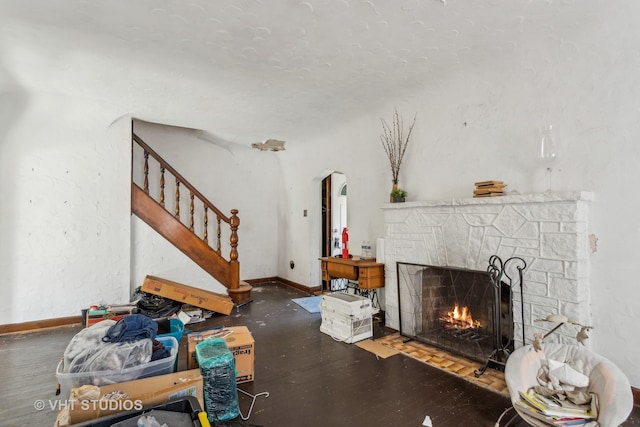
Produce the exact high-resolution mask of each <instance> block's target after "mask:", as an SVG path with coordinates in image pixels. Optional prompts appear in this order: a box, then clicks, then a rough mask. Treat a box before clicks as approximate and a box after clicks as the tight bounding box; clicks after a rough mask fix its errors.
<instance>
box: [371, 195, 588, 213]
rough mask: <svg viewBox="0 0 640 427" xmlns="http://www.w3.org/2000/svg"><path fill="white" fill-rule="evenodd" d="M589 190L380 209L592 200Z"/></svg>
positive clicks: (457, 200) (463, 199)
mask: <svg viewBox="0 0 640 427" xmlns="http://www.w3.org/2000/svg"><path fill="white" fill-rule="evenodd" d="M592 200H593V193H592V192H589V191H563V192H547V193H531V194H508V195H505V196H499V197H468V198H457V199H456V198H454V199H446V200H445V199H443V200H424V201H415V202H404V203H388V204H386V205H384V206H383V207H382V209H408V208H419V207H435V206H474V205H505V204H511V205H518V204H528V203H553V202H572V201H573V202H578V201H592Z"/></svg>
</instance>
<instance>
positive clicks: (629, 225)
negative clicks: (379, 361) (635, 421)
mask: <svg viewBox="0 0 640 427" xmlns="http://www.w3.org/2000/svg"><path fill="white" fill-rule="evenodd" d="M628 8H629V6H628V7H627V9H628ZM633 8H634V9H635V10H634V11H630V10H626V9H618V8H616V7H615V6H611V7H610V8H609V9H608V10H607V11H606V12H605V13H604V14H602V15H600V16H598V17H594V22H592V23H591V24H590V25H589V26H588V28H583V29H582V31H575V32H573V34H574V37H573V38H572V36H571V35H568V36H565V37H563V38H560V37H559V36H558V35H557V34H555V33H554V32H553V31H550V29H549V28H538V29H535V30H534V29H531V30H530V31H528V32H527V33H525V34H523V37H522V39H520V40H514V43H513V50H512V51H510V52H501V51H496V52H495V53H494V56H493V57H491V58H487V61H486V63H485V64H484V65H479V66H478V67H476V68H474V69H469V70H465V71H463V72H457V73H456V74H453V75H451V76H450V78H449V79H447V80H441V81H438V82H430V81H428V76H425V84H426V85H427V87H426V88H425V89H424V90H423V91H417V92H415V93H414V94H412V95H408V96H406V97H405V98H404V99H401V100H391V99H390V102H389V107H388V109H387V111H381V112H377V113H375V114H369V115H364V116H363V117H362V118H361V119H360V120H358V121H357V122H353V123H347V124H341V126H340V127H337V128H335V129H333V130H331V131H329V132H327V133H325V134H322V135H317V136H314V137H313V138H310V140H309V141H305V143H304V144H302V145H303V146H304V147H305V150H304V152H303V151H302V150H300V151H295V150H291V151H290V152H288V154H287V158H286V161H284V162H283V168H284V170H283V174H284V179H285V182H287V183H288V185H290V186H291V190H292V191H293V192H294V193H297V194H299V195H300V197H299V198H295V200H294V201H292V202H291V203H290V205H289V206H292V208H291V210H292V211H294V212H298V211H300V212H301V210H302V209H303V208H307V207H309V208H310V212H311V214H312V215H311V217H310V218H309V219H308V220H306V221H305V220H303V219H302V218H297V215H296V217H294V218H292V220H291V221H290V222H289V223H288V224H287V230H288V233H290V234H295V235H298V236H299V237H300V239H299V240H297V241H296V242H290V241H287V242H286V244H285V246H284V248H283V252H288V253H291V254H293V253H295V254H297V256H298V258H300V257H304V255H303V254H305V253H308V254H309V255H308V259H306V260H305V263H306V264H307V265H308V266H309V267H308V270H305V271H298V272H292V273H290V272H288V271H286V270H284V269H282V268H280V274H281V275H283V276H284V277H288V278H290V279H291V280H295V281H299V282H305V281H306V280H308V281H309V282H310V284H312V285H313V284H318V283H319V271H318V267H317V263H318V261H317V256H316V255H317V248H316V245H315V244H314V242H313V233H315V232H316V231H315V230H316V228H317V223H318V215H317V214H316V212H317V206H316V204H315V199H314V197H315V194H316V192H317V190H316V187H317V185H316V181H315V178H316V174H318V173H319V172H320V171H322V170H324V169H325V168H334V169H336V170H340V171H342V172H344V173H345V174H346V175H347V177H348V181H349V220H348V221H349V226H350V227H349V229H350V237H351V238H352V239H353V241H355V242H358V241H361V240H363V239H365V237H366V238H369V240H373V238H374V237H379V236H382V235H383V229H382V223H381V213H380V211H379V209H378V208H379V207H380V206H381V205H382V204H384V203H386V201H387V197H388V191H389V189H390V187H391V182H390V181H391V179H390V172H389V169H388V166H387V164H386V157H385V155H384V153H383V151H382V147H381V146H380V142H379V139H378V136H379V134H380V131H381V126H380V121H379V118H380V117H384V118H385V119H387V120H390V119H391V115H392V113H393V106H394V105H397V106H398V109H399V112H400V113H401V114H402V115H403V116H404V117H405V120H410V119H411V118H412V116H413V114H414V113H416V112H417V115H418V119H417V124H416V127H415V129H414V135H413V138H412V145H411V146H410V147H409V149H408V151H407V155H406V160H405V164H404V165H403V169H402V171H401V173H400V185H401V187H404V188H405V189H406V190H407V191H408V200H434V199H435V200H440V199H447V198H451V197H469V196H471V195H472V192H473V189H474V182H476V181H480V180H489V179H497V180H503V181H505V182H506V183H507V184H508V187H507V190H508V191H518V192H520V193H530V192H540V191H544V190H545V189H546V176H545V171H544V168H543V167H542V166H541V165H540V164H539V163H538V160H537V159H536V154H535V153H536V150H537V137H538V135H537V128H539V127H540V126H543V125H545V124H553V125H554V127H555V128H556V130H557V133H556V136H557V137H558V138H559V140H560V143H561V144H562V152H561V156H560V157H559V160H558V162H557V164H556V165H555V169H556V171H555V172H554V174H553V181H552V187H553V189H556V190H586V191H592V192H594V194H595V201H594V202H593V203H592V205H591V212H592V218H591V221H590V234H593V237H594V239H597V248H596V251H595V252H594V253H592V254H591V255H590V257H591V259H590V261H591V274H590V292H591V300H592V301H593V307H592V311H593V323H594V326H595V329H594V330H593V331H592V333H591V340H592V345H593V349H594V350H595V351H597V352H599V353H601V354H603V355H604V356H605V357H607V358H609V359H611V360H613V361H614V362H615V363H617V364H618V365H619V366H620V367H621V368H622V370H623V371H624V372H625V373H626V374H627V376H628V377H629V379H630V381H631V383H632V385H634V386H635V387H640V367H639V366H638V364H637V360H640V343H638V340H637V339H636V338H637V332H636V325H638V324H639V321H640V310H638V304H639V301H640V288H639V287H638V286H637V283H636V282H637V278H638V277H639V276H640V264H639V263H638V262H637V254H636V252H637V246H638V245H637V242H638V241H640V221H639V220H638V218H637V212H638V210H639V209H640V192H638V189H637V183H638V182H640V144H638V140H640V120H638V116H639V113H640V86H638V85H637V84H636V80H637V77H636V76H638V75H640V55H637V42H638V37H637V31H636V30H635V28H636V27H635V24H634V22H633V16H637V15H638V13H640V4H636V5H635V6H633ZM577 25H580V24H579V23H577ZM305 195H306V198H305ZM305 241H309V242H311V245H310V248H309V250H308V252H305V251H304V250H305V247H304V243H303V242H305ZM299 264H303V263H302V262H300V263H299Z"/></svg>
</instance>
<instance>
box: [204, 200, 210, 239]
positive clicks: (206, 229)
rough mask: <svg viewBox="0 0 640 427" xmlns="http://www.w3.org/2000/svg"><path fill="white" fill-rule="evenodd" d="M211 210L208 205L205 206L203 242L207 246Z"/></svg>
mask: <svg viewBox="0 0 640 427" xmlns="http://www.w3.org/2000/svg"><path fill="white" fill-rule="evenodd" d="M208 227H209V210H208V209H207V205H204V236H203V240H204V241H205V243H206V244H209V229H208Z"/></svg>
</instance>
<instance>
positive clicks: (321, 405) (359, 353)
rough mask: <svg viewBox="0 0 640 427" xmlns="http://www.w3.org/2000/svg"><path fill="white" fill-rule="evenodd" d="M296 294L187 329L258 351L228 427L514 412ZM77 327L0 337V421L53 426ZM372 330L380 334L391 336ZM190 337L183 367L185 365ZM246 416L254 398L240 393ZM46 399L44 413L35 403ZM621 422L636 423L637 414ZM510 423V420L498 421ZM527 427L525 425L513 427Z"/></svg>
mask: <svg viewBox="0 0 640 427" xmlns="http://www.w3.org/2000/svg"><path fill="white" fill-rule="evenodd" d="M301 296H304V294H302V293H301V292H300V291H297V290H295V289H292V288H289V287H287V286H284V285H281V284H275V283H269V284H264V285H256V286H255V287H254V290H253V302H251V303H249V304H247V305H245V306H242V307H239V308H237V309H234V310H233V312H232V313H231V315H229V316H223V315H216V316H214V317H213V318H211V319H209V320H208V321H207V322H203V323H199V324H196V325H187V329H189V330H192V331H197V330H202V329H207V328H210V327H212V326H216V325H226V326H240V325H244V326H247V327H248V328H249V329H250V330H251V332H252V333H253V336H254V339H255V342H256V347H255V353H256V359H255V381H254V382H252V383H248V384H241V385H240V388H241V389H243V390H245V391H247V392H249V393H253V394H255V393H259V392H264V391H266V392H269V397H267V398H265V397H259V398H258V399H257V400H256V402H255V406H254V407H253V412H252V414H251V417H250V419H249V420H248V421H242V420H239V421H237V422H233V423H228V425H229V426H231V425H234V426H241V425H254V426H273V427H276V426H277V427H285V426H305V427H320V426H322V427H327V426H329V427H331V426H350V427H360V426H362V427H365V426H390V427H396V426H416V427H418V426H421V425H422V424H423V421H424V419H425V417H426V416H429V417H430V418H431V420H432V423H433V426H434V427H459V426H469V427H483V426H487V427H493V426H494V425H495V423H496V421H497V420H498V417H499V416H500V414H501V413H502V412H503V411H504V410H505V409H506V408H508V407H509V406H510V403H509V400H508V399H507V398H506V397H505V396H502V395H500V394H497V393H495V392H492V391H489V390H487V389H484V388H480V387H478V386H476V385H474V384H471V383H470V382H468V381H466V380H464V379H461V378H459V377H456V376H454V375H452V374H450V373H446V372H443V371H441V370H439V369H437V368H434V367H431V366H428V365H426V364H424V363H422V362H419V361H417V360H415V359H412V358H410V357H407V356H405V355H402V354H399V355H396V356H392V357H390V358H388V359H378V358H376V356H375V355H374V354H372V353H369V352H368V351H365V350H363V349H360V348H359V347H357V346H355V345H352V344H345V343H342V342H338V341H335V340H334V339H333V338H331V337H330V336H328V335H325V334H323V333H322V332H320V323H321V319H320V314H319V313H317V314H312V313H308V312H307V311H305V310H304V309H303V308H301V307H299V306H298V305H297V304H295V303H293V302H292V301H291V299H292V298H299V297H301ZM79 330H80V327H61V328H56V329H50V330H44V331H38V332H32V333H23V334H12V335H4V336H0V360H1V363H2V371H1V372H0V425H2V426H53V423H54V420H55V414H56V412H57V409H59V408H58V406H59V405H60V402H61V400H60V399H63V397H62V396H59V397H56V396H55V387H56V384H57V381H56V378H55V369H56V365H57V363H58V361H59V359H60V357H61V355H62V353H63V351H64V349H65V347H66V346H67V344H68V343H69V341H70V339H71V338H72V337H73V335H75V333H77V332H78V331H79ZM391 332H393V331H389V330H387V329H385V328H384V327H382V326H381V325H380V324H376V325H375V328H374V334H375V335H374V338H376V337H379V336H381V335H382V334H385V333H391ZM186 357H187V350H186V339H185V338H183V340H182V342H181V345H180V353H179V361H178V369H179V370H183V369H186V364H187V361H186ZM239 399H240V409H241V411H242V413H243V414H246V413H247V411H248V409H249V405H250V403H251V402H250V400H249V399H248V398H246V397H245V396H244V395H243V394H240V396H239ZM40 402H43V403H44V409H42V410H37V409H36V408H35V406H37V405H38V404H40ZM624 425H625V426H633V425H640V411H639V410H638V409H635V410H634V412H633V414H632V417H631V418H629V420H628V421H627V422H626V423H625V424H624ZM501 426H504V423H502V424H501ZM514 426H517V427H525V426H526V424H525V423H523V422H517V421H516V423H515V424H514Z"/></svg>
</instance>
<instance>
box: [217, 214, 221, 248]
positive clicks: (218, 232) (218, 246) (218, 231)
mask: <svg viewBox="0 0 640 427" xmlns="http://www.w3.org/2000/svg"><path fill="white" fill-rule="evenodd" d="M217 234H218V245H217V249H216V252H218V255H220V254H221V249H220V234H221V233H220V217H218V230H217Z"/></svg>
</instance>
